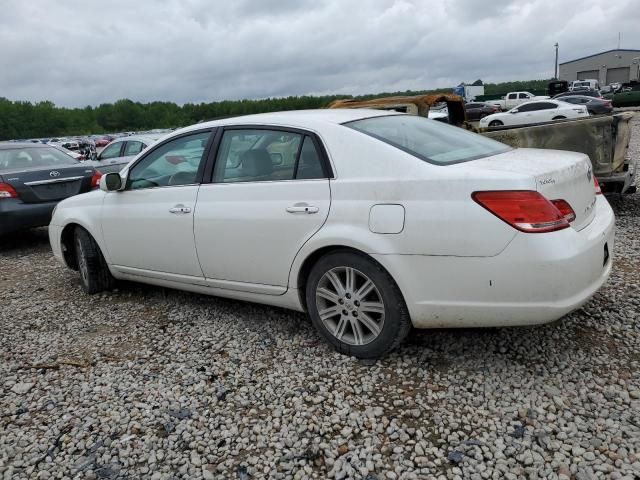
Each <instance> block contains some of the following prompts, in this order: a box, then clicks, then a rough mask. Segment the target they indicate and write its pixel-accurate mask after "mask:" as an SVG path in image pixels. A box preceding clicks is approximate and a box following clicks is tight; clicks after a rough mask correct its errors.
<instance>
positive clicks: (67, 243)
mask: <svg viewBox="0 0 640 480" xmlns="http://www.w3.org/2000/svg"><path fill="white" fill-rule="evenodd" d="M78 227H81V228H84V227H83V226H82V225H80V224H79V223H74V222H72V223H68V224H67V225H65V226H64V228H63V229H62V231H61V232H60V246H61V247H62V249H61V250H62V258H64V261H65V263H66V264H67V266H68V267H69V268H70V269H72V270H78V260H77V258H76V244H75V242H74V241H73V239H74V234H75V231H76V228H78Z"/></svg>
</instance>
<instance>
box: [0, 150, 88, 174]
mask: <svg viewBox="0 0 640 480" xmlns="http://www.w3.org/2000/svg"><path fill="white" fill-rule="evenodd" d="M64 165H77V162H76V161H75V160H74V159H73V158H71V157H70V156H69V155H67V154H66V153H63V152H61V151H60V150H58V149H56V148H53V147H35V148H32V147H25V148H7V149H0V172H2V171H3V170H15V169H22V168H25V169H26V168H37V167H57V166H64Z"/></svg>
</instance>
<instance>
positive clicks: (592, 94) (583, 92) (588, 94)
mask: <svg viewBox="0 0 640 480" xmlns="http://www.w3.org/2000/svg"><path fill="white" fill-rule="evenodd" d="M573 95H581V96H583V97H593V98H602V94H601V93H600V91H599V90H589V89H585V90H572V91H570V92H564V93H559V94H558V95H555V96H554V97H553V98H554V99H558V100H561V99H563V98H564V97H571V96H573Z"/></svg>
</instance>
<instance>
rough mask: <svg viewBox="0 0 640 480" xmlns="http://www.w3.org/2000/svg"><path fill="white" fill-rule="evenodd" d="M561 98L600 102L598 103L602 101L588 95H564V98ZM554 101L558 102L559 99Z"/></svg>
mask: <svg viewBox="0 0 640 480" xmlns="http://www.w3.org/2000/svg"><path fill="white" fill-rule="evenodd" d="M562 98H586V99H588V100H600V101H602V99H601V98H599V97H592V96H590V95H565V96H564V97H562ZM555 100H559V99H558V98H556V99H555ZM560 101H562V102H567V100H560Z"/></svg>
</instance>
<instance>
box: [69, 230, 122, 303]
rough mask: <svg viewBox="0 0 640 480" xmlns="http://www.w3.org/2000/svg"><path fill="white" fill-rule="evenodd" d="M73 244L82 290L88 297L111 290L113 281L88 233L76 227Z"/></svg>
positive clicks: (98, 249) (98, 248)
mask: <svg viewBox="0 0 640 480" xmlns="http://www.w3.org/2000/svg"><path fill="white" fill-rule="evenodd" d="M73 242H74V247H75V253H76V260H77V263H78V272H79V273H80V285H81V286H82V289H83V290H84V291H85V292H86V293H88V294H90V295H93V294H94V293H98V292H102V291H104V290H110V289H112V288H113V286H114V285H115V279H114V278H113V276H112V275H111V272H110V271H109V267H108V266H107V262H105V260H104V257H103V256H102V252H100V247H98V244H97V243H96V241H95V240H94V239H93V237H92V236H91V235H90V234H89V232H87V231H86V230H85V229H84V228H81V227H77V228H76V230H75V233H74V239H73Z"/></svg>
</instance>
